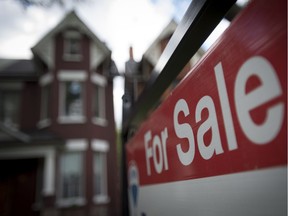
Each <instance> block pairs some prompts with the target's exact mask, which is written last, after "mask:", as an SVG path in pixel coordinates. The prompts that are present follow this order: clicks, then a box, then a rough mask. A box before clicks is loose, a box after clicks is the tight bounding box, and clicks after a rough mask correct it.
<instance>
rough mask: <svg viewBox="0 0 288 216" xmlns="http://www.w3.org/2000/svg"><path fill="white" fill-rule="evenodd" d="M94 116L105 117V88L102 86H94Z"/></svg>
mask: <svg viewBox="0 0 288 216" xmlns="http://www.w3.org/2000/svg"><path fill="white" fill-rule="evenodd" d="M93 103H94V107H93V111H94V113H93V114H94V117H96V118H102V119H104V118H105V89H104V87H102V86H98V85H95V86H94V100H93Z"/></svg>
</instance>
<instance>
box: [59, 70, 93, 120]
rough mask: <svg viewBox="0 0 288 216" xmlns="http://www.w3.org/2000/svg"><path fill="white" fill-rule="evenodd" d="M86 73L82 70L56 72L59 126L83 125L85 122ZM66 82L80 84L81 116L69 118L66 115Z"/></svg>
mask: <svg viewBox="0 0 288 216" xmlns="http://www.w3.org/2000/svg"><path fill="white" fill-rule="evenodd" d="M87 76H88V75H87V72H86V71H82V70H69V71H67V70H62V71H59V72H58V80H59V109H58V123H60V124H84V123H85V122H86V112H85V108H86V106H85V105H86V104H85V101H86V93H85V81H86V79H87ZM67 82H80V83H81V88H82V91H81V104H82V115H79V116H69V115H67V114H66V111H65V106H66V84H67Z"/></svg>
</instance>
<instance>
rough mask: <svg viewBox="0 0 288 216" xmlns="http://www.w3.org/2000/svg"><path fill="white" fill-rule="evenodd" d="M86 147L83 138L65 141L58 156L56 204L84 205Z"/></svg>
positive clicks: (86, 143) (86, 144) (85, 141)
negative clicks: (62, 149)
mask: <svg viewBox="0 0 288 216" xmlns="http://www.w3.org/2000/svg"><path fill="white" fill-rule="evenodd" d="M87 148H88V142H87V140H85V139H71V140H67V141H66V145H65V151H63V152H62V153H61V155H60V158H59V178H60V179H59V187H58V189H59V190H58V204H59V205H60V206H63V207H67V206H72V205H84V204H85V199H84V178H83V176H84V174H85V173H84V171H83V170H84V155H83V153H84V152H85V151H86V150H87Z"/></svg>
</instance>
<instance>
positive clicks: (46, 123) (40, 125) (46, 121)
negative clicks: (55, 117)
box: [37, 110, 51, 129]
mask: <svg viewBox="0 0 288 216" xmlns="http://www.w3.org/2000/svg"><path fill="white" fill-rule="evenodd" d="M41 111H42V110H41ZM50 125H51V119H49V118H46V119H41V120H40V121H39V122H38V123H37V127H38V128H39V129H42V128H45V127H48V126H50Z"/></svg>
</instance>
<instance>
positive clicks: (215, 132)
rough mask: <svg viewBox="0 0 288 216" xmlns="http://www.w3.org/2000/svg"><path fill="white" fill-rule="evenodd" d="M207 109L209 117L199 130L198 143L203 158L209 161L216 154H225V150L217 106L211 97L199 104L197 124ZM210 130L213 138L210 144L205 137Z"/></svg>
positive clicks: (196, 115)
mask: <svg viewBox="0 0 288 216" xmlns="http://www.w3.org/2000/svg"><path fill="white" fill-rule="evenodd" d="M205 108H207V109H208V112H209V117H208V118H207V119H206V121H204V122H203V123H202V124H201V125H200V127H199V129H198V132H197V142H198V147H199V152H200V154H201V156H202V157H203V158H204V159H206V160H208V159H210V158H211V157H212V156H213V154H214V153H215V154H221V153H223V148H222V146H221V139H220V134H219V128H218V122H217V116H216V111H215V106H214V103H213V100H212V98H211V97H210V96H204V97H202V98H201V99H200V101H199V102H198V104H197V107H196V113H195V118H196V122H199V121H200V120H201V112H202V111H203V110H204V109H205ZM209 129H211V131H212V138H211V142H210V143H209V144H208V143H205V142H204V135H205V133H207V131H208V130H209Z"/></svg>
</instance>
